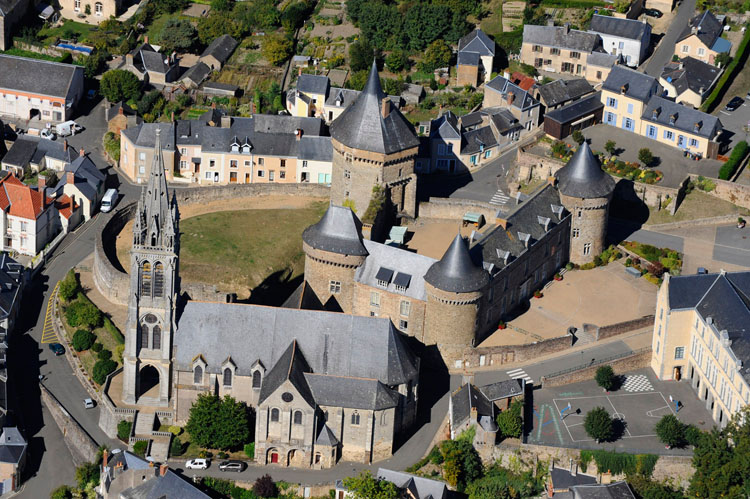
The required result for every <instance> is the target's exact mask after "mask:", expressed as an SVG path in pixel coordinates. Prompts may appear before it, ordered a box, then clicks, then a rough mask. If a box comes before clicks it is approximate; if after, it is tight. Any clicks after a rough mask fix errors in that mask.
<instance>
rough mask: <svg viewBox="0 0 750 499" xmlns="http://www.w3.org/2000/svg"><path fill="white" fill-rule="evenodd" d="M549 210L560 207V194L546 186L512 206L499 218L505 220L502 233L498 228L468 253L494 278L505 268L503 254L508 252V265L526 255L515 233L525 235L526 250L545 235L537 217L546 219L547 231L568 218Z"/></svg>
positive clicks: (480, 240)
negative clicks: (490, 268)
mask: <svg viewBox="0 0 750 499" xmlns="http://www.w3.org/2000/svg"><path fill="white" fill-rule="evenodd" d="M511 203H513V201H511ZM553 206H560V207H562V203H560V194H559V193H558V191H557V189H556V188H555V187H553V186H551V185H549V184H547V185H545V186H544V187H543V188H541V189H539V190H538V191H536V192H535V193H533V194H532V195H531V196H530V197H529V198H528V199H526V200H525V201H523V202H522V203H521V204H517V205H514V210H513V211H512V212H510V213H508V214H505V215H503V216H504V217H505V218H506V228H505V229H503V227H502V226H500V225H498V226H497V227H495V228H494V229H492V230H491V231H489V232H488V233H487V234H485V235H484V236H483V237H482V238H480V239H479V240H478V241H476V242H475V243H474V245H473V246H472V248H471V249H472V252H477V253H479V254H480V255H481V259H482V261H483V264H484V265H485V266H492V268H493V270H491V271H490V273H492V274H493V275H494V274H495V273H496V272H498V271H499V270H501V269H502V268H504V267H505V266H506V263H505V257H504V256H505V255H504V252H506V251H507V252H508V259H507V262H508V264H510V263H511V262H512V261H513V260H514V259H516V258H518V256H520V255H521V254H522V253H523V252H524V251H526V246H525V244H524V242H523V241H521V240H520V239H519V236H518V233H519V232H522V233H524V234H529V236H530V240H529V247H531V246H533V244H535V243H536V242H537V241H539V240H541V239H543V238H544V237H545V234H546V231H545V230H544V225H542V224H541V223H540V217H542V219H546V218H549V219H550V221H549V224H550V226H549V227H550V228H551V227H554V226H555V225H557V224H559V223H561V222H562V221H563V220H564V219H565V218H566V217H567V216H569V215H568V214H567V212H565V211H562V212H561V213H560V214H558V213H555V211H553V209H552V207H553ZM495 269H496V270H495Z"/></svg>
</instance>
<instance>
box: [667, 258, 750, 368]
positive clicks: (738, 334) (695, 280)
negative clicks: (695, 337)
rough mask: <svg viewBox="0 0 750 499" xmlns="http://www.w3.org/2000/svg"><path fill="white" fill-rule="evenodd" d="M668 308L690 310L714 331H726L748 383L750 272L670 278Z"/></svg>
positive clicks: (749, 363)
mask: <svg viewBox="0 0 750 499" xmlns="http://www.w3.org/2000/svg"><path fill="white" fill-rule="evenodd" d="M669 307H670V308H671V309H672V310H676V309H690V308H694V309H695V310H696V311H697V312H698V314H700V316H701V317H702V318H703V320H704V321H705V320H707V319H708V318H709V317H711V319H712V321H713V324H714V327H715V328H716V330H717V331H722V330H726V332H727V334H728V336H729V340H730V341H731V346H730V347H729V348H730V349H731V350H732V352H733V353H734V355H735V357H737V359H739V360H740V361H741V362H742V369H741V370H740V375H741V376H742V377H744V378H745V380H747V381H748V382H750V272H726V273H720V274H706V275H690V276H674V277H670V279H669Z"/></svg>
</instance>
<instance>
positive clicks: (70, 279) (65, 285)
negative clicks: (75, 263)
mask: <svg viewBox="0 0 750 499" xmlns="http://www.w3.org/2000/svg"><path fill="white" fill-rule="evenodd" d="M80 287H81V285H80V284H79V283H78V276H77V275H76V273H75V272H74V271H73V269H70V270H69V271H68V273H67V274H66V275H65V279H63V280H62V281H60V285H59V286H58V288H57V291H58V293H59V294H60V298H62V299H63V301H66V302H68V301H70V300H72V299H73V298H74V297H75V296H76V295H77V294H78V291H79V289H80Z"/></svg>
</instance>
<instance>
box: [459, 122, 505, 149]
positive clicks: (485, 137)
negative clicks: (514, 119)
mask: <svg viewBox="0 0 750 499" xmlns="http://www.w3.org/2000/svg"><path fill="white" fill-rule="evenodd" d="M463 137H464V140H463V141H462V142H461V154H475V153H478V152H480V151H484V150H485V149H489V148H491V147H495V146H496V145H497V144H498V142H497V139H495V135H494V134H493V133H492V128H491V127H490V126H489V125H487V126H483V127H481V128H476V129H474V130H470V131H468V132H464V134H463Z"/></svg>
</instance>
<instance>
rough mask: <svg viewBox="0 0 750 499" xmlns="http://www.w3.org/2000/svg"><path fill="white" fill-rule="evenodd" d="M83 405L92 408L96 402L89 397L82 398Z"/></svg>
mask: <svg viewBox="0 0 750 499" xmlns="http://www.w3.org/2000/svg"><path fill="white" fill-rule="evenodd" d="M83 407H85V408H86V409H93V408H94V407H96V404H95V403H94V401H93V400H91V399H83Z"/></svg>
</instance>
